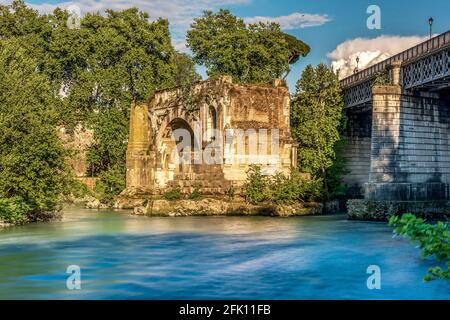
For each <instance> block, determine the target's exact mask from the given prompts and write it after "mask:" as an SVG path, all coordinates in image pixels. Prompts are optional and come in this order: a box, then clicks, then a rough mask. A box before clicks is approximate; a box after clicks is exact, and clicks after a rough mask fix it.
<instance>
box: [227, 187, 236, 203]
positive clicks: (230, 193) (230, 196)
mask: <svg viewBox="0 0 450 320" xmlns="http://www.w3.org/2000/svg"><path fill="white" fill-rule="evenodd" d="M235 195H236V190H235V189H234V187H233V186H230V187H229V188H227V189H226V190H225V196H226V197H227V199H228V201H232V200H234V197H235Z"/></svg>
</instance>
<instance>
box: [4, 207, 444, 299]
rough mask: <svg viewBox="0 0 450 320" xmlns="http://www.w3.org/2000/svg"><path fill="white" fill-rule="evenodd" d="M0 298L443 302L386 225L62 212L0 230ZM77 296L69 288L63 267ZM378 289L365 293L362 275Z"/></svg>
mask: <svg viewBox="0 0 450 320" xmlns="http://www.w3.org/2000/svg"><path fill="white" fill-rule="evenodd" d="M0 262H1V263H0V299H450V282H449V281H443V280H441V281H434V282H430V283H427V282H424V281H423V280H422V277H423V275H424V274H425V273H426V270H427V268H428V267H430V266H433V261H423V260H421V258H420V250H419V249H417V248H415V247H414V245H413V244H412V243H410V242H409V241H408V240H406V239H403V238H399V237H396V238H393V237H392V230H391V228H390V227H388V226H387V225H386V224H384V223H368V222H355V221H347V220H346V219H345V216H320V217H299V218H268V217H180V218H163V217H161V218H159V217H158V218H154V217H151V218H150V217H139V216H133V215H130V214H129V213H128V212H113V211H95V210H94V211H93V210H87V209H81V208H77V207H68V208H66V209H65V210H64V219H63V220H62V221H58V222H52V223H38V224H30V225H26V226H21V227H13V228H7V229H3V230H1V229H0ZM70 265H76V266H79V267H80V271H81V290H69V289H67V287H66V279H67V277H68V276H69V274H67V273H66V270H67V267H68V266H70ZM369 265H377V266H379V267H380V271H381V279H380V280H381V289H379V290H377V289H374V290H369V289H368V287H367V278H368V277H369V276H370V274H367V267H368V266H369Z"/></svg>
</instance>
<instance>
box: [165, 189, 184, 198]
mask: <svg viewBox="0 0 450 320" xmlns="http://www.w3.org/2000/svg"><path fill="white" fill-rule="evenodd" d="M162 197H163V198H164V199H165V200H168V201H175V200H180V199H182V198H183V194H182V193H181V189H180V188H179V187H176V188H172V189H170V190H168V191H166V192H164V193H163V195H162Z"/></svg>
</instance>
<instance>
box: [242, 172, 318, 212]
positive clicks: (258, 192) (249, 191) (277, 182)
mask: <svg viewBox="0 0 450 320" xmlns="http://www.w3.org/2000/svg"><path fill="white" fill-rule="evenodd" d="M322 190H323V183H322V180H313V179H310V178H309V177H306V176H305V175H302V174H301V173H299V172H298V171H296V170H293V171H292V172H291V175H290V176H286V175H284V174H283V173H277V174H275V175H274V176H265V175H263V174H262V172H261V167H260V166H256V165H253V166H250V169H249V170H248V171H247V181H246V183H245V184H244V188H243V193H244V196H245V198H246V200H247V201H248V202H250V203H253V204H258V203H263V202H273V203H276V204H291V203H294V202H299V201H300V202H311V201H316V200H318V199H320V197H321V195H322Z"/></svg>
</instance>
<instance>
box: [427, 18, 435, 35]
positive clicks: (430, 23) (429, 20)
mask: <svg viewBox="0 0 450 320" xmlns="http://www.w3.org/2000/svg"><path fill="white" fill-rule="evenodd" d="M433 21H434V19H433V18H432V17H430V18H429V19H428V24H429V25H430V39H431V37H432V35H433Z"/></svg>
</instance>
